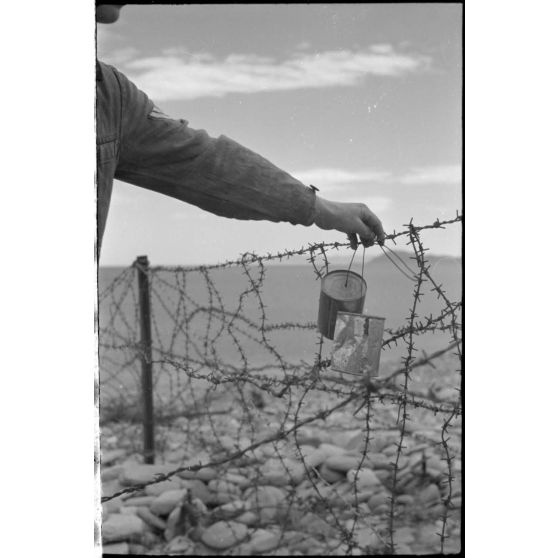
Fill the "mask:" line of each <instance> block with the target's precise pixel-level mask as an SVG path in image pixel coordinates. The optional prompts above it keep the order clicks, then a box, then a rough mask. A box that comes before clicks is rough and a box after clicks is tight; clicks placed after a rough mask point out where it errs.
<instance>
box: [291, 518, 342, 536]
mask: <svg viewBox="0 0 558 558" xmlns="http://www.w3.org/2000/svg"><path fill="white" fill-rule="evenodd" d="M297 527H298V528H299V529H300V530H301V531H303V532H305V533H309V534H310V535H316V536H318V535H319V536H322V537H329V536H330V535H331V534H332V530H333V528H332V526H331V525H329V523H327V522H326V521H325V520H324V519H322V518H321V517H320V516H319V515H317V514H315V513H313V512H310V513H307V514H305V515H304V516H303V517H302V519H301V520H300V521H299V522H298V523H297Z"/></svg>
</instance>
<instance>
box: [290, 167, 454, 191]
mask: <svg viewBox="0 0 558 558" xmlns="http://www.w3.org/2000/svg"><path fill="white" fill-rule="evenodd" d="M292 174H293V176H294V177H296V178H298V180H300V181H301V182H304V184H313V185H315V186H316V187H318V188H320V189H321V188H324V189H327V190H328V191H335V190H343V191H344V192H348V191H349V190H353V191H354V192H358V193H362V185H360V186H359V184H361V183H366V184H370V185H378V184H381V185H390V186H394V185H395V186H396V185H401V184H403V185H417V186H422V185H437V184H440V185H444V184H448V185H455V184H459V183H460V182H461V165H432V166H425V167H414V168H411V169H410V170H409V171H408V172H404V173H395V172H392V171H387V170H379V169H363V170H357V171H354V170H347V169H340V168H328V167H318V168H314V169H307V170H301V171H298V172H294V173H292ZM351 186H353V188H350V187H351Z"/></svg>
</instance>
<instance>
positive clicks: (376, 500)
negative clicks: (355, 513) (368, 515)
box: [367, 492, 389, 511]
mask: <svg viewBox="0 0 558 558" xmlns="http://www.w3.org/2000/svg"><path fill="white" fill-rule="evenodd" d="M388 497H389V495H388V493H387V492H378V493H377V494H374V495H373V496H371V497H370V498H369V499H368V501H367V504H368V507H369V508H370V511H375V510H376V508H377V507H378V506H382V505H383V504H389V500H388V499H387V498H388Z"/></svg>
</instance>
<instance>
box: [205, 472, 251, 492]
mask: <svg viewBox="0 0 558 558" xmlns="http://www.w3.org/2000/svg"><path fill="white" fill-rule="evenodd" d="M221 478H222V479H223V480H225V481H227V482H230V483H233V484H236V485H237V486H238V487H239V488H240V489H243V488H246V487H248V486H250V481H249V480H248V479H247V478H246V477H245V476H244V475H239V474H238V473H225V474H224V475H223V476H222V477H221ZM210 480H212V479H210Z"/></svg>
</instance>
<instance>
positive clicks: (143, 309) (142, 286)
mask: <svg viewBox="0 0 558 558" xmlns="http://www.w3.org/2000/svg"><path fill="white" fill-rule="evenodd" d="M135 266H136V269H137V271H138V287H139V317H140V335H141V339H140V346H141V349H140V359H141V385H142V403H143V405H142V406H143V413H142V415H143V459H144V461H145V463H154V461H155V433H154V421H153V368H152V358H151V303H150V300H149V260H148V259H147V256H138V257H137V259H136V262H135Z"/></svg>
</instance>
